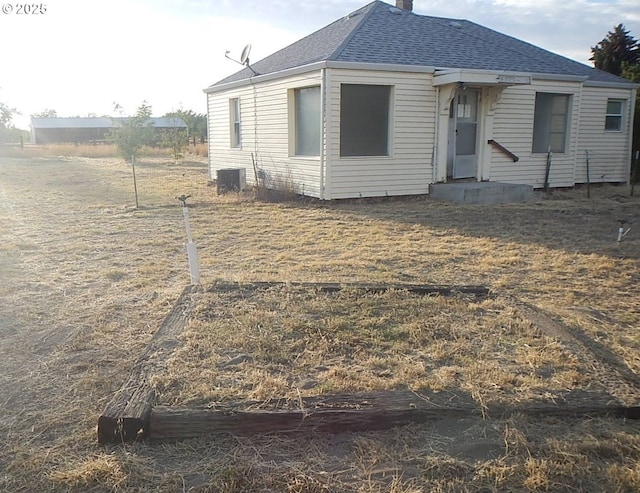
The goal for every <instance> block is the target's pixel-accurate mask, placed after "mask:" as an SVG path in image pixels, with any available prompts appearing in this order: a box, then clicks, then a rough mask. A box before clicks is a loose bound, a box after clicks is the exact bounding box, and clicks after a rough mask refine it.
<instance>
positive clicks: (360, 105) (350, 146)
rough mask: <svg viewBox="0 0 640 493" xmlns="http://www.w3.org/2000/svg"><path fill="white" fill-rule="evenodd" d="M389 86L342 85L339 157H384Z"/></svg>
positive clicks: (385, 151)
mask: <svg viewBox="0 0 640 493" xmlns="http://www.w3.org/2000/svg"><path fill="white" fill-rule="evenodd" d="M391 87H392V86H383V85H365V84H342V85H341V88H340V156H388V155H389V154H390V152H389V121H390V116H389V115H390V108H391Z"/></svg>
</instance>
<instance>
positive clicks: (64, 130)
mask: <svg viewBox="0 0 640 493" xmlns="http://www.w3.org/2000/svg"><path fill="white" fill-rule="evenodd" d="M125 120H126V118H107V117H99V118H90V117H88V118H57V117H56V118H31V143H32V144H54V143H74V144H79V143H96V142H104V141H105V140H106V139H107V135H108V133H109V132H110V131H111V130H112V129H113V128H116V127H118V126H119V125H120V124H122V123H123V122H124V121H125ZM149 125H151V126H152V127H153V128H154V129H155V130H156V131H157V132H163V131H166V130H168V129H175V128H179V129H186V128H187V124H186V123H185V122H184V121H183V120H182V119H181V118H177V117H175V118H174V117H161V118H151V119H150V120H149Z"/></svg>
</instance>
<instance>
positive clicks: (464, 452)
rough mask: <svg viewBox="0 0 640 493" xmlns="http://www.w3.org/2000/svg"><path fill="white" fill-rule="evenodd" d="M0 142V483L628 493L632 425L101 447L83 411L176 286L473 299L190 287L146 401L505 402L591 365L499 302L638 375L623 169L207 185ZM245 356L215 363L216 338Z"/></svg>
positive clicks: (562, 422) (500, 422)
mask: <svg viewBox="0 0 640 493" xmlns="http://www.w3.org/2000/svg"><path fill="white" fill-rule="evenodd" d="M136 171H137V178H138V189H139V202H140V207H139V208H138V209H136V208H135V207H133V204H134V203H135V202H134V197H133V186H132V177H131V168H130V167H129V166H127V165H125V164H123V163H121V162H120V161H118V160H116V159H111V158H100V159H90V158H80V157H75V158H48V157H38V158H30V159H18V158H0V278H1V279H2V282H1V283H0V296H1V297H2V303H1V304H0V375H2V378H1V379H0V441H1V442H2V443H0V491H7V492H27V491H41V492H55V491H73V492H118V491H136V492H147V491H148V492H152V491H153V492H156V491H166V492H176V491H177V492H181V491H185V492H186V491H190V492H209V491H210V492H217V491H222V492H225V491H226V492H232V491H285V492H325V491H336V492H343V491H354V492H378V491H380V492H381V491H389V492H403V493H408V492H418V491H441V492H450V491H460V492H466V491H478V492H479V491H553V492H556V491H629V492H631V491H638V490H640V439H639V438H638V437H639V435H638V432H639V431H640V425H638V424H637V422H636V421H626V420H623V419H614V418H611V419H602V418H593V419H584V418H580V419H560V418H545V419H533V418H530V417H526V416H523V415H522V416H521V415H515V416H511V417H509V418H508V419H500V418H495V419H486V420H482V419H477V418H472V417H469V418H467V419H457V418H455V419H454V418H450V419H443V420H437V421H434V422H432V423H428V424H425V425H421V426H417V425H416V426H408V427H403V428H399V429H394V430H390V431H387V432H378V433H361V434H339V435H328V434H324V435H311V436H294V437H287V436H263V437H241V436H222V437H216V438H215V439H213V440H211V439H204V438H203V439H201V440H187V441H183V442H179V443H164V444H159V443H153V442H151V443H140V444H131V445H125V446H114V447H102V446H99V445H98V444H97V443H96V432H95V426H96V423H97V418H98V416H99V414H100V412H101V411H102V409H103V408H104V406H105V404H106V403H107V402H108V401H109V399H110V397H111V395H112V394H113V392H115V391H116V390H117V389H118V388H119V386H120V385H121V383H122V382H123V381H124V380H125V379H126V378H127V376H128V373H129V370H130V368H131V366H132V364H133V362H134V361H135V360H136V358H137V356H138V354H139V353H140V352H141V351H142V350H143V349H144V347H145V346H146V344H147V343H148V342H149V340H150V339H151V337H152V335H153V333H154V331H155V330H156V329H157V327H158V326H159V324H160V322H161V321H162V319H163V318H164V316H166V314H167V313H168V312H169V311H170V310H171V307H172V304H173V302H174V301H175V300H176V299H177V297H178V295H179V294H180V292H181V291H182V288H183V287H184V285H185V284H187V283H188V282H189V275H188V270H187V259H186V252H185V247H184V241H185V232H184V223H183V218H182V211H181V208H180V205H179V202H178V201H177V200H176V199H175V197H176V196H177V195H180V194H182V193H187V194H191V195H192V197H191V198H190V199H189V202H190V203H191V207H190V209H189V213H190V218H191V229H192V233H193V236H194V240H195V241H196V243H197V245H198V249H199V255H200V259H201V262H200V268H201V273H202V280H203V284H205V286H207V287H212V286H214V285H216V283H222V282H241V283H242V282H249V281H310V282H311V281H318V282H328V281H330V282H344V283H347V282H361V281H368V282H377V283H382V282H392V283H412V284H483V285H486V286H488V287H489V288H490V289H491V291H492V296H490V297H489V298H486V299H474V298H469V297H463V296H460V297H453V298H444V297H437V296H432V297H417V296H413V295H408V294H407V293H405V292H402V291H391V292H388V293H382V294H371V295H367V296H357V295H356V293H354V292H352V291H349V290H346V291H344V292H342V293H338V294H325V293H315V292H312V291H310V290H302V289H296V288H292V287H287V286H285V287H280V288H274V289H270V290H261V291H260V290H259V291H242V290H228V291H224V290H218V291H216V290H208V291H207V292H206V293H205V294H204V295H203V296H202V298H201V300H200V303H199V305H198V310H197V312H196V314H195V316H194V317H193V319H192V320H191V321H190V323H189V324H188V326H187V327H186V330H185V332H184V333H183V341H184V344H183V346H182V347H181V348H180V349H179V350H178V351H177V352H176V353H175V354H174V355H173V357H172V359H170V360H169V362H168V363H169V371H168V372H167V373H166V374H164V375H157V376H156V378H155V384H156V385H157V387H158V390H159V393H160V399H161V401H162V403H166V404H185V405H191V404H211V403H215V402H218V401H221V400H226V399H251V400H256V401H263V402H267V401H269V400H272V399H274V398H279V397H288V398H292V399H293V398H295V397H296V396H298V395H299V394H298V392H300V395H316V394H319V393H332V392H338V391H340V392H342V391H358V390H386V389H398V388H412V389H414V390H420V389H434V390H438V389H451V388H460V389H462V390H466V391H468V392H469V393H470V394H471V395H473V396H474V397H475V398H477V399H486V400H501V399H503V400H504V399H507V400H516V401H517V400H518V399H520V400H526V399H528V398H530V397H532V396H539V395H541V394H544V393H545V392H548V391H561V390H566V389H568V388H585V389H602V390H603V391H612V389H610V388H609V387H608V382H609V380H607V376H606V375H601V373H599V372H601V368H600V367H598V366H597V365H596V366H594V365H593V364H592V362H591V361H587V360H585V359H584V358H582V357H581V356H580V355H577V354H576V353H574V352H572V351H571V350H570V348H568V347H567V346H566V345H565V344H564V343H563V341H562V340H560V339H559V338H555V337H552V336H550V335H548V334H546V333H544V332H543V331H541V330H540V328H539V327H537V326H536V325H535V324H534V323H532V322H531V321H530V320H527V319H526V318H523V317H521V316H519V314H518V313H517V312H516V311H514V308H513V303H512V301H513V300H522V301H525V302H527V303H530V304H532V305H534V306H536V307H538V308H540V309H542V310H544V311H546V312H548V313H550V314H551V315H553V316H554V317H555V318H557V319H558V320H560V321H562V322H563V323H564V324H565V325H566V326H567V327H569V328H573V329H576V330H579V332H580V333H581V334H584V335H585V336H588V337H589V338H590V340H592V341H594V343H595V344H598V345H600V346H602V347H606V348H607V349H608V350H609V351H610V352H611V353H612V354H613V355H614V357H615V358H617V359H618V360H619V361H620V362H621V364H623V365H625V367H626V368H628V370H629V372H632V373H634V374H637V373H638V372H640V335H639V332H638V329H639V328H640V225H639V224H640V223H636V224H635V225H633V226H632V230H631V231H630V233H629V234H628V235H627V237H626V238H625V240H624V241H623V242H622V243H621V244H620V245H619V246H618V245H617V244H616V237H617V226H618V225H617V222H616V221H617V219H619V218H627V217H632V216H635V217H638V215H639V212H638V211H639V210H640V209H639V206H640V198H639V197H629V190H628V188H626V187H612V186H604V187H598V188H595V189H592V194H591V195H592V197H591V199H587V198H586V191H585V190H580V189H578V190H566V191H565V190H558V191H554V192H553V193H552V194H551V195H550V196H549V197H543V196H540V197H539V200H538V201H536V202H534V203H530V204H510V205H500V206H460V205H451V204H446V203H442V202H437V201H435V200H431V199H429V198H411V199H404V200H363V201H348V202H338V203H331V204H320V203H314V202H309V201H305V202H303V201H294V202H289V203H264V202H258V201H255V200H253V198H252V196H251V195H250V194H246V195H241V196H238V195H226V196H220V197H219V196H217V195H216V194H215V188H213V187H209V186H207V176H206V167H205V165H204V163H203V162H201V161H197V160H194V161H185V162H183V163H181V164H179V165H175V164H172V163H170V162H168V161H163V160H161V159H154V160H143V161H142V162H141V163H139V164H138V166H137V167H136ZM242 354H244V355H246V357H247V358H246V361H244V362H242V363H240V364H238V365H228V364H227V363H228V362H229V361H230V360H231V359H233V358H234V357H236V356H238V355H242Z"/></svg>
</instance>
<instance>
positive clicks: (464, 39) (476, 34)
mask: <svg viewBox="0 0 640 493" xmlns="http://www.w3.org/2000/svg"><path fill="white" fill-rule="evenodd" d="M320 61H342V62H361V63H373V64H396V65H397V64H399V65H409V66H425V67H434V68H437V69H446V68H460V69H482V70H497V71H510V72H526V73H535V74H558V75H571V76H581V77H586V78H588V79H589V80H591V81H597V82H613V83H615V82H617V83H620V82H628V81H626V80H625V79H622V78H620V77H616V76H615V75H612V74H609V73H607V72H604V71H601V70H597V69H594V68H592V67H589V66H587V65H584V64H582V63H579V62H576V61H574V60H570V59H568V58H565V57H563V56H561V55H557V54H555V53H552V52H550V51H547V50H544V49H542V48H539V47H537V46H534V45H532V44H530V43H527V42H525V41H521V40H519V39H517V38H514V37H512V36H508V35H505V34H502V33H499V32H497V31H494V30H492V29H489V28H486V27H484V26H481V25H479V24H476V23H473V22H470V21H466V20H462V19H448V18H443V17H431V16H426V15H418V14H415V13H413V12H408V11H403V10H400V9H398V8H396V7H393V6H391V5H389V4H387V3H384V2H382V1H380V0H375V1H374V2H372V3H370V4H368V5H366V6H364V7H362V8H361V9H359V10H356V11H355V12H353V13H351V14H349V15H348V16H346V17H343V18H341V19H338V20H337V21H335V22H333V23H331V24H329V25H328V26H326V27H324V28H322V29H320V30H319V31H316V32H315V33H313V34H310V35H309V36H307V37H305V38H303V39H301V40H299V41H297V42H295V43H293V44H291V45H289V46H288V47H286V48H283V49H282V50H280V51H277V52H276V53H274V54H272V55H270V56H268V57H266V58H264V59H263V60H260V61H259V62H257V63H255V64H252V68H253V70H254V71H255V72H257V74H259V75H266V74H271V73H275V72H280V71H282V70H287V69H291V68H295V67H301V66H304V65H308V64H311V63H314V62H320ZM253 75H255V74H254V73H253V72H252V71H251V70H250V69H249V68H244V69H242V70H240V71H239V72H236V73H235V74H233V75H231V76H229V77H226V78H224V79H222V80H220V81H218V82H216V83H215V84H213V85H212V86H211V87H215V86H219V85H223V84H226V83H229V82H236V81H241V80H244V79H249V78H250V77H251V76H253Z"/></svg>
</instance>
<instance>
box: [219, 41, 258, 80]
mask: <svg viewBox="0 0 640 493" xmlns="http://www.w3.org/2000/svg"><path fill="white" fill-rule="evenodd" d="M250 54H251V45H250V44H248V45H247V46H245V47H244V48H243V49H242V53H241V54H240V60H234V59H233V58H231V57H230V56H229V50H227V51H226V53H225V54H224V56H225V57H227V58H228V59H229V60H231V61H233V62H236V63H239V64H240V65H244V66H245V67H248V68H249V70H251V71H252V72H253V75H258V72H256V71H255V70H253V67H251V65H250V64H249V55H250Z"/></svg>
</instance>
